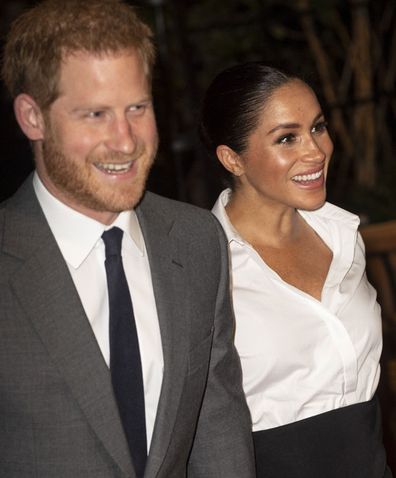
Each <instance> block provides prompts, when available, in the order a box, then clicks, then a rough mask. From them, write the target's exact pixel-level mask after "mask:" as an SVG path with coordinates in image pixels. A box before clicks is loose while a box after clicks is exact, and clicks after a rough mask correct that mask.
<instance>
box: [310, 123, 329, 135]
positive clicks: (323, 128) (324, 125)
mask: <svg viewBox="0 0 396 478" xmlns="http://www.w3.org/2000/svg"><path fill="white" fill-rule="evenodd" d="M326 130H327V121H319V123H316V125H315V126H314V127H313V128H312V133H322V132H323V131H326Z"/></svg>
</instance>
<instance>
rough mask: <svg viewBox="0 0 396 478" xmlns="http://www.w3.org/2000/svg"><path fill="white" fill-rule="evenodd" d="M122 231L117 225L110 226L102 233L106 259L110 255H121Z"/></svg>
mask: <svg viewBox="0 0 396 478" xmlns="http://www.w3.org/2000/svg"><path fill="white" fill-rule="evenodd" d="M123 235H124V232H123V231H122V230H121V229H120V228H119V227H112V228H111V229H109V230H108V231H105V232H104V233H103V234H102V239H103V242H104V244H105V251H106V259H107V258H109V257H110V256H121V243H122V236H123Z"/></svg>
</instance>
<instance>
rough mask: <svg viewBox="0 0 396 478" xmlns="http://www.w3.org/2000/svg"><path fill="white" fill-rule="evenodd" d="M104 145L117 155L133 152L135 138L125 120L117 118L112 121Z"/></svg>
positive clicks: (130, 126)
mask: <svg viewBox="0 0 396 478" xmlns="http://www.w3.org/2000/svg"><path fill="white" fill-rule="evenodd" d="M106 145H107V147H108V148H109V149H111V150H112V151H115V152H118V153H123V154H132V153H133V152H134V150H135V147H136V137H135V134H134V131H133V127H132V125H131V124H130V122H129V121H128V119H127V118H119V119H115V120H114V121H113V124H112V125H111V127H110V131H109V137H108V140H107V141H106Z"/></svg>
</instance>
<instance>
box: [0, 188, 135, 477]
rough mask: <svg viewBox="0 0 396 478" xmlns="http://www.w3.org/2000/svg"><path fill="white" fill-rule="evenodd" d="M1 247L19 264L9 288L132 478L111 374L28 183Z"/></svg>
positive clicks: (10, 211) (13, 204)
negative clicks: (14, 257) (18, 259)
mask: <svg viewBox="0 0 396 478" xmlns="http://www.w3.org/2000/svg"><path fill="white" fill-rule="evenodd" d="M15 238H16V239H15ZM3 247H4V250H5V251H6V252H7V253H8V254H11V255H14V256H16V257H19V258H20V260H21V267H20V268H19V269H18V270H17V272H16V274H14V275H13V277H12V280H11V287H12V289H13V292H14V294H15V296H16V297H17V298H18V301H19V303H20V304H21V306H22V308H23V310H24V312H25V313H26V315H27V316H28V317H29V319H30V320H31V323H32V325H33V327H34V329H35V331H36V332H37V334H38V335H39V336H40V338H41V340H42V343H43V344H44V346H45V347H46V349H47V351H48V354H49V356H50V358H51V360H52V361H53V363H54V364H55V366H56V367H57V369H58V371H59V373H60V375H61V376H63V378H64V380H65V382H66V384H67V385H68V387H69V389H70V391H71V394H72V396H73V397H74V399H75V400H76V401H77V402H78V404H79V406H80V408H81V409H82V411H83V413H84V415H85V416H86V418H87V421H88V422H89V423H90V425H91V427H92V429H93V430H94V432H95V433H96V435H97V436H98V438H99V439H100V441H101V442H102V444H103V445H104V447H105V448H106V449H107V451H108V452H109V454H110V455H111V456H112V458H113V459H114V461H115V462H116V463H117V464H118V466H119V467H120V468H121V470H123V472H124V473H125V474H126V475H127V476H129V477H134V476H135V473H134V470H133V467H132V464H131V459H130V455H129V451H128V446H127V443H126V440H125V437H124V433H123V430H122V425H121V423H120V420H119V416H118V412H117V407H116V403H115V401H114V398H113V392H112V388H111V379H110V373H109V370H108V368H107V366H106V364H105V362H104V360H103V357H102V354H101V352H100V349H99V346H98V344H97V342H96V339H95V336H94V334H93V331H92V329H91V326H90V324H89V322H88V319H87V317H86V315H85V312H84V310H83V307H82V304H81V302H80V299H79V297H78V294H77V292H76V290H75V287H74V284H73V281H72V279H71V277H70V273H69V271H68V268H67V265H66V263H65V262H64V260H63V257H62V255H61V253H60V251H59V249H58V246H57V244H56V242H55V240H54V238H53V236H52V234H51V232H50V230H49V227H48V225H47V222H46V220H45V218H44V215H43V214H42V211H41V209H40V207H39V205H38V202H37V199H36V197H35V194H34V192H33V188H32V186H31V184H25V185H24V187H23V188H22V190H21V191H20V192H19V193H18V194H17V196H16V197H15V198H13V200H11V201H10V202H9V204H8V205H7V212H6V229H5V234H4V242H3Z"/></svg>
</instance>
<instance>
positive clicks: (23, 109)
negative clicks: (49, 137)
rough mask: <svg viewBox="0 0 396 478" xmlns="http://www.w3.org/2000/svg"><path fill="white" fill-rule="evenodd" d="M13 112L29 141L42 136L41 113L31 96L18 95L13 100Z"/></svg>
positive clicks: (42, 123)
mask: <svg viewBox="0 0 396 478" xmlns="http://www.w3.org/2000/svg"><path fill="white" fill-rule="evenodd" d="M14 112H15V117H16V120H17V122H18V124H19V126H20V128H21V130H22V131H23V132H24V133H25V135H26V136H27V137H28V138H29V139H30V140H31V141H37V140H40V139H43V138H44V119H43V114H42V112H41V109H40V107H39V106H38V104H37V103H36V102H35V101H34V99H33V98H32V97H31V96H29V95H27V94H25V93H21V94H20V95H18V96H17V97H16V98H15V100H14Z"/></svg>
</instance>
